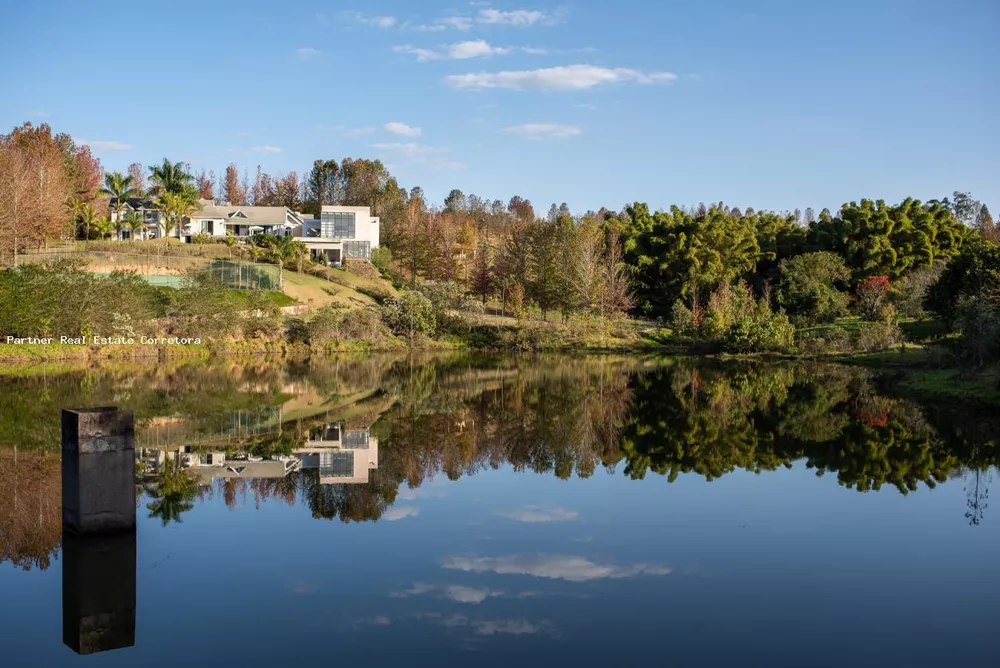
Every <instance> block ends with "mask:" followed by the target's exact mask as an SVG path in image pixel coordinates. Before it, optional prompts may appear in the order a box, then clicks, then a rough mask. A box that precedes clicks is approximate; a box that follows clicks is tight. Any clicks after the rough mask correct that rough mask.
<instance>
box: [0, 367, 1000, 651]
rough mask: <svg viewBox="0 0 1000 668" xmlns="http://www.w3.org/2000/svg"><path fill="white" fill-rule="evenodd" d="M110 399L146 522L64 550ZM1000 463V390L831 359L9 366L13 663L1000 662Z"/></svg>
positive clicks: (0, 473)
mask: <svg viewBox="0 0 1000 668" xmlns="http://www.w3.org/2000/svg"><path fill="white" fill-rule="evenodd" d="M89 406H117V407H119V408H121V409H127V410H130V411H133V413H134V415H135V432H136V435H135V440H136V485H137V488H138V490H139V496H138V507H137V513H138V528H137V531H136V533H135V534H134V536H131V535H130V536H127V537H117V538H109V539H107V540H105V541H99V542H93V541H90V542H86V541H83V542H81V541H78V540H76V539H72V538H71V537H68V538H67V540H66V542H65V543H64V541H63V535H62V526H61V470H60V409H63V408H83V407H89ZM998 462H1000V414H998V412H997V411H996V410H993V411H986V410H983V409H979V410H978V411H977V410H973V409H970V408H968V407H955V406H946V405H940V404H935V403H920V402H916V401H913V400H907V399H903V398H900V397H897V396H893V395H892V394H889V393H887V391H886V390H885V385H884V383H883V382H882V381H881V380H880V379H879V378H878V377H876V376H875V375H873V374H871V373H870V372H868V371H865V370H862V369H857V368H848V367H841V366H832V365H831V366H823V365H818V364H808V365H806V364H791V363H789V364H773V363H746V362H743V363H732V364H730V363H725V364H723V363H719V362H705V361H698V360H694V359H675V358H654V357H650V358H638V357H610V356H609V357H579V358H575V357H544V356H543V357H535V358H527V357H526V358H510V357H505V358H489V357H469V356H466V355H454V356H443V357H441V356H438V357H428V358H418V359H408V358H405V357H395V358H394V357H370V358H360V357H358V358H354V357H350V358H344V359H340V360H335V361H328V362H324V363H313V364H300V365H288V364H283V363H274V364H265V363H262V364H260V365H257V366H241V365H237V364H229V363H225V364H222V363H218V364H217V363H186V364H163V365H159V366H156V367H127V366H123V367H112V368H109V369H106V370H105V369H102V370H92V371H88V372H75V373H68V374H52V375H39V376H37V377H33V378H27V379H0V665H3V666H15V667H18V668H20V667H24V666H44V667H46V668H49V667H53V666H95V667H96V666H143V667H148V666H170V667H171V668H176V667H177V666H215V667H217V666H230V665H245V666H257V665H269V666H286V665H289V666H290V665H322V666H325V665H335V664H338V663H344V664H346V665H356V666H383V665H386V666H388V665H400V664H401V663H409V664H412V663H415V664H416V665H432V666H466V665H469V666H509V665H517V666H556V665H558V666H563V665H566V666H592V665H593V666H597V665H600V666H631V665H647V666H734V665H754V666H758V665H759V666H796V667H799V666H843V665H851V666H880V667H885V666H958V665H971V666H988V665H1000V644H998V642H997V637H996V635H994V634H995V633H996V630H997V628H998V626H1000V515H997V514H996V512H995V511H996V510H997V509H994V508H990V507H989V501H990V499H989V491H990V488H991V485H995V484H996V477H997V472H996V466H997V465H998ZM64 589H65V591H64ZM133 601H134V611H133V609H132V607H131V606H132V605H133ZM80 610H88V611H90V613H93V614H89V613H88V614H89V616H86V615H85V616H86V618H82V617H81V615H80V612H79V611H80ZM108 611H112V612H108ZM105 613H107V614H105ZM133 613H134V614H133ZM133 620H134V622H133ZM81 629H83V630H82V631H81ZM73 634H75V636H76V637H77V638H79V637H81V635H82V636H85V637H86V643H84V644H88V643H89V647H90V649H91V650H93V649H101V650H104V651H100V652H95V653H93V654H90V655H89V656H81V655H79V654H78V653H77V652H76V651H74V649H71V648H70V647H69V646H67V644H65V643H64V639H65V638H66V637H67V636H68V635H73ZM116 647H117V649H116ZM85 651H86V648H85ZM425 661H426V664H425V663H424V662H425Z"/></svg>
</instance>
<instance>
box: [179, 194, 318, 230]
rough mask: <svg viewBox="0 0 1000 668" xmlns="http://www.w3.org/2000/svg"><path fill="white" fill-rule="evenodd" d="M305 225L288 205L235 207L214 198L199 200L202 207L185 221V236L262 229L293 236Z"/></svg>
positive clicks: (182, 225)
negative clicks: (218, 202) (217, 201)
mask: <svg viewBox="0 0 1000 668" xmlns="http://www.w3.org/2000/svg"><path fill="white" fill-rule="evenodd" d="M301 228H302V219H301V218H300V217H299V214H297V213H295V212H294V211H292V210H291V209H289V208H288V207H285V206H233V205H231V204H217V203H216V201H215V200H212V199H200V200H198V210H197V211H195V212H194V213H192V214H191V215H190V216H185V217H184V221H183V222H182V224H181V229H182V235H183V236H184V237H188V240H190V237H193V236H195V235H197V234H207V235H208V236H210V237H224V236H226V233H227V232H231V233H232V234H233V236H236V237H249V236H252V235H254V234H256V233H258V232H261V233H265V234H274V235H277V236H293V232H294V230H296V229H301Z"/></svg>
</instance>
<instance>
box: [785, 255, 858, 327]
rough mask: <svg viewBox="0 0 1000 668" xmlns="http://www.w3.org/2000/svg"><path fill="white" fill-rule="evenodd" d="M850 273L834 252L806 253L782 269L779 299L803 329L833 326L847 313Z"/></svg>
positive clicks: (788, 261)
mask: <svg viewBox="0 0 1000 668" xmlns="http://www.w3.org/2000/svg"><path fill="white" fill-rule="evenodd" d="M849 279H850V271H848V269H847V267H846V266H845V265H844V260H843V259H842V258H841V257H840V256H838V255H836V254H834V253H830V252H818V253H806V254H804V255H799V256H797V257H794V258H792V259H790V260H783V261H782V262H781V265H780V280H779V282H778V289H777V291H776V294H775V297H776V301H777V303H778V305H779V306H781V307H782V308H784V309H785V310H786V311H787V312H788V314H789V315H790V316H791V318H792V320H793V321H794V322H795V323H796V324H799V325H815V324H819V323H824V322H832V321H834V320H835V319H837V318H839V317H840V316H842V315H844V314H845V313H846V312H847V305H848V302H849V301H850V297H849V296H848V295H847V293H846V292H843V291H841V288H844V287H846V286H847V281H848V280H849Z"/></svg>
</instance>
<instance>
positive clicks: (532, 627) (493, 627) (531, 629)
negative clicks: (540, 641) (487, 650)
mask: <svg viewBox="0 0 1000 668" xmlns="http://www.w3.org/2000/svg"><path fill="white" fill-rule="evenodd" d="M440 624H441V626H445V627H448V628H453V629H457V628H466V627H468V628H471V629H472V630H473V631H474V632H475V634H476V635H480V636H492V635H497V634H507V635H516V636H520V635H528V634H535V633H552V631H553V629H552V624H551V623H549V622H547V621H543V622H529V621H528V620H526V619H469V618H468V617H466V616H465V615H452V616H451V617H448V618H447V619H443V620H441V622H440Z"/></svg>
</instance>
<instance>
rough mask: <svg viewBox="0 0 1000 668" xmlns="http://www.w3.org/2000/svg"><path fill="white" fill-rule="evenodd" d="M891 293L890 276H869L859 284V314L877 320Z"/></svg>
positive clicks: (867, 318)
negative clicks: (883, 304) (887, 296)
mask: <svg viewBox="0 0 1000 668" xmlns="http://www.w3.org/2000/svg"><path fill="white" fill-rule="evenodd" d="M887 294H889V278H888V277H886V276H869V277H868V278H866V279H865V280H863V281H861V283H859V284H858V315H860V316H861V317H862V318H864V319H865V320H867V321H869V322H875V321H876V320H878V319H879V317H880V316H881V313H882V302H883V301H884V300H885V297H886V295H887Z"/></svg>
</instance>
